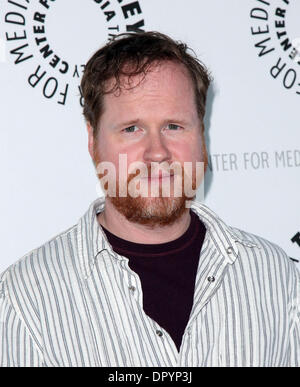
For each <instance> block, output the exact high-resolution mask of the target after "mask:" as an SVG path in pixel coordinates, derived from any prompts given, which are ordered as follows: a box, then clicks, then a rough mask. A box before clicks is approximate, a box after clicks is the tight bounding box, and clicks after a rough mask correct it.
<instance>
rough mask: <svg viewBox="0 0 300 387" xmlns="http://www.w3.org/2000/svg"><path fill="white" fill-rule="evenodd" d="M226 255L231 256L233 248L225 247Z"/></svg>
mask: <svg viewBox="0 0 300 387" xmlns="http://www.w3.org/2000/svg"><path fill="white" fill-rule="evenodd" d="M226 251H227V254H232V253H233V248H232V247H231V246H229V247H227V250H226Z"/></svg>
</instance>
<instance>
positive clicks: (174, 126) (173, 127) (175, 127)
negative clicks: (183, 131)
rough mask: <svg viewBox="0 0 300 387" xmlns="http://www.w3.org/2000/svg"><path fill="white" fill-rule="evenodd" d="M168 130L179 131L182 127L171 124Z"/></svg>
mask: <svg viewBox="0 0 300 387" xmlns="http://www.w3.org/2000/svg"><path fill="white" fill-rule="evenodd" d="M168 128H169V129H172V130H178V129H180V128H181V126H180V125H176V124H169V125H168Z"/></svg>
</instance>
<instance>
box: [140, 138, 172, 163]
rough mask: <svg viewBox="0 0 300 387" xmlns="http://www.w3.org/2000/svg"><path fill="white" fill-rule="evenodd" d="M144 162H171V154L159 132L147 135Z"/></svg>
mask: <svg viewBox="0 0 300 387" xmlns="http://www.w3.org/2000/svg"><path fill="white" fill-rule="evenodd" d="M144 160H145V161H146V162H151V161H156V162H162V161H167V160H171V152H170V151H169V149H168V147H167V144H166V141H165V139H164V138H163V135H162V134H161V133H160V132H156V133H148V136H147V139H146V147H145V152H144Z"/></svg>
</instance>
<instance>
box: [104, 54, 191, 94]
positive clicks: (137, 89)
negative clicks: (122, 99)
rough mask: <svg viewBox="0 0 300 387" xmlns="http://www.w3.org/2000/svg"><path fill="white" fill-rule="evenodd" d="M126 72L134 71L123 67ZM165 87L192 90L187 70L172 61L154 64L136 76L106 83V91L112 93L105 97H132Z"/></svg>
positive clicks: (121, 77) (123, 77)
mask: <svg viewBox="0 0 300 387" xmlns="http://www.w3.org/2000/svg"><path fill="white" fill-rule="evenodd" d="M124 70H125V71H126V72H129V73H130V71H134V69H133V68H132V66H130V64H127V65H125V68H124ZM166 85H167V89H170V88H172V89H175V88H177V89H181V91H183V90H184V89H186V91H187V90H190V89H193V83H192V80H191V76H190V74H189V71H188V69H187V68H186V67H185V66H184V65H183V64H182V63H177V62H174V61H162V62H154V63H152V64H150V65H149V67H147V69H146V71H145V72H142V73H140V74H137V75H129V76H128V75H123V74H122V75H121V76H120V79H119V81H118V82H116V79H115V78H113V79H110V80H108V81H107V83H106V89H107V90H113V92H110V93H108V94H107V95H108V96H109V95H112V96H115V97H119V96H121V94H123V95H133V94H137V93H142V92H146V91H150V90H151V89H152V90H153V91H161V90H162V89H164V88H165V87H166Z"/></svg>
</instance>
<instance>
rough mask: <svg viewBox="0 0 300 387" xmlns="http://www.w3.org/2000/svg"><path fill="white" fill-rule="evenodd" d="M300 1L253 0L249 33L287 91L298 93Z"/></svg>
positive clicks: (299, 73)
mask: <svg viewBox="0 0 300 387" xmlns="http://www.w3.org/2000/svg"><path fill="white" fill-rule="evenodd" d="M299 14H300V1H298V0H269V1H266V0H253V8H252V9H251V10H250V19H251V34H252V36H253V39H254V40H253V41H254V46H255V48H256V50H257V55H258V57H259V58H260V59H261V60H262V61H265V62H266V61H267V58H268V60H269V62H268V63H269V68H268V72H269V75H270V76H271V78H272V79H274V80H275V81H277V82H279V83H280V84H281V86H282V87H283V88H284V89H286V90H287V91H289V92H291V93H294V94H298V95H300V28H299Z"/></svg>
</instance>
